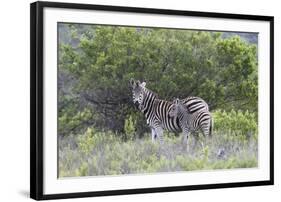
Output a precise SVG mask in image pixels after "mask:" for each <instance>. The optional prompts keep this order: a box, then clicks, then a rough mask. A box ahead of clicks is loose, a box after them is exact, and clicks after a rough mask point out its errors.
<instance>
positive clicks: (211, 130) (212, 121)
mask: <svg viewBox="0 0 281 202" xmlns="http://www.w3.org/2000/svg"><path fill="white" fill-rule="evenodd" d="M213 125H214V120H213V117H212V116H211V124H210V128H209V136H210V137H212V135H213Z"/></svg>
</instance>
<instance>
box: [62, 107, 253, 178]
mask: <svg viewBox="0 0 281 202" xmlns="http://www.w3.org/2000/svg"><path fill="white" fill-rule="evenodd" d="M213 115H214V117H216V120H217V122H216V123H215V126H216V127H215V130H214V133H213V136H212V137H211V138H204V137H202V135H199V136H198V138H196V137H197V136H195V135H191V136H190V139H189V144H188V148H187V149H186V147H184V146H183V144H182V141H181V136H175V135H174V134H173V133H165V141H164V144H163V145H160V144H159V143H152V142H151V138H150V134H149V133H147V134H145V135H144V137H143V138H138V137H136V136H134V130H133V129H132V128H134V126H133V125H134V124H133V120H132V118H128V120H127V121H126V122H125V124H126V128H127V132H128V134H123V136H121V135H116V134H114V133H113V132H109V131H106V132H102V131H97V130H95V129H94V128H92V127H89V128H88V129H87V130H86V131H85V132H84V133H82V134H78V135H74V134H72V135H67V136H62V137H60V139H59V176H60V177H68V176H95V175H120V174H135V173H155V172H172V171H192V170H213V169H233V168H249V167H256V166H257V165H258V158H257V155H258V148H257V146H258V144H257V125H256V124H255V123H256V122H255V121H254V120H255V119H256V117H255V115H254V114H250V113H249V112H246V113H242V112H235V111H232V112H230V113H226V112H223V111H217V112H214V113H213ZM222 120H224V121H222ZM226 129H227V130H226Z"/></svg>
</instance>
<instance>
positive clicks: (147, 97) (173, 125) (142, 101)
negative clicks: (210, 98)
mask: <svg viewBox="0 0 281 202" xmlns="http://www.w3.org/2000/svg"><path fill="white" fill-rule="evenodd" d="M130 84H131V87H132V94H133V102H134V104H136V105H138V109H139V110H140V111H141V112H142V113H143V114H144V115H145V118H146V121H147V124H148V125H149V127H150V128H151V138H152V141H155V139H156V138H159V141H160V142H161V143H162V142H163V130H168V131H171V132H177V133H179V132H182V129H181V127H180V124H179V118H178V117H177V116H174V117H171V116H169V111H170V109H171V107H172V105H173V103H172V102H169V101H166V100H160V99H158V97H157V95H156V94H155V93H154V92H152V91H151V90H149V89H147V88H146V87H145V86H146V83H145V82H142V83H141V82H140V81H134V80H133V79H131V80H130ZM182 102H183V103H184V105H185V106H186V107H187V108H188V109H189V110H190V111H191V112H192V113H195V112H197V111H199V110H207V111H208V109H209V108H208V105H207V103H206V102H205V101H204V100H202V99H201V98H197V97H188V98H186V99H184V100H182Z"/></svg>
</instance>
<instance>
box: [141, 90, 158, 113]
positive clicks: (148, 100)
mask: <svg viewBox="0 0 281 202" xmlns="http://www.w3.org/2000/svg"><path fill="white" fill-rule="evenodd" d="M155 99H156V96H155V95H154V94H153V93H151V92H148V93H147V94H146V96H145V99H144V104H143V110H142V112H143V113H144V115H145V117H146V118H148V117H149V116H150V114H151V111H152V109H153V107H152V106H153V105H154V102H155Z"/></svg>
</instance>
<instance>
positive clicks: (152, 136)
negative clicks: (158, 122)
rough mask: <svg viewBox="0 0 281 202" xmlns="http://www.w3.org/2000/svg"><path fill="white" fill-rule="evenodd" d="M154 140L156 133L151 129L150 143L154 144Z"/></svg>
mask: <svg viewBox="0 0 281 202" xmlns="http://www.w3.org/2000/svg"><path fill="white" fill-rule="evenodd" d="M156 138H157V134H156V131H155V129H154V128H151V140H152V142H155V140H156Z"/></svg>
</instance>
